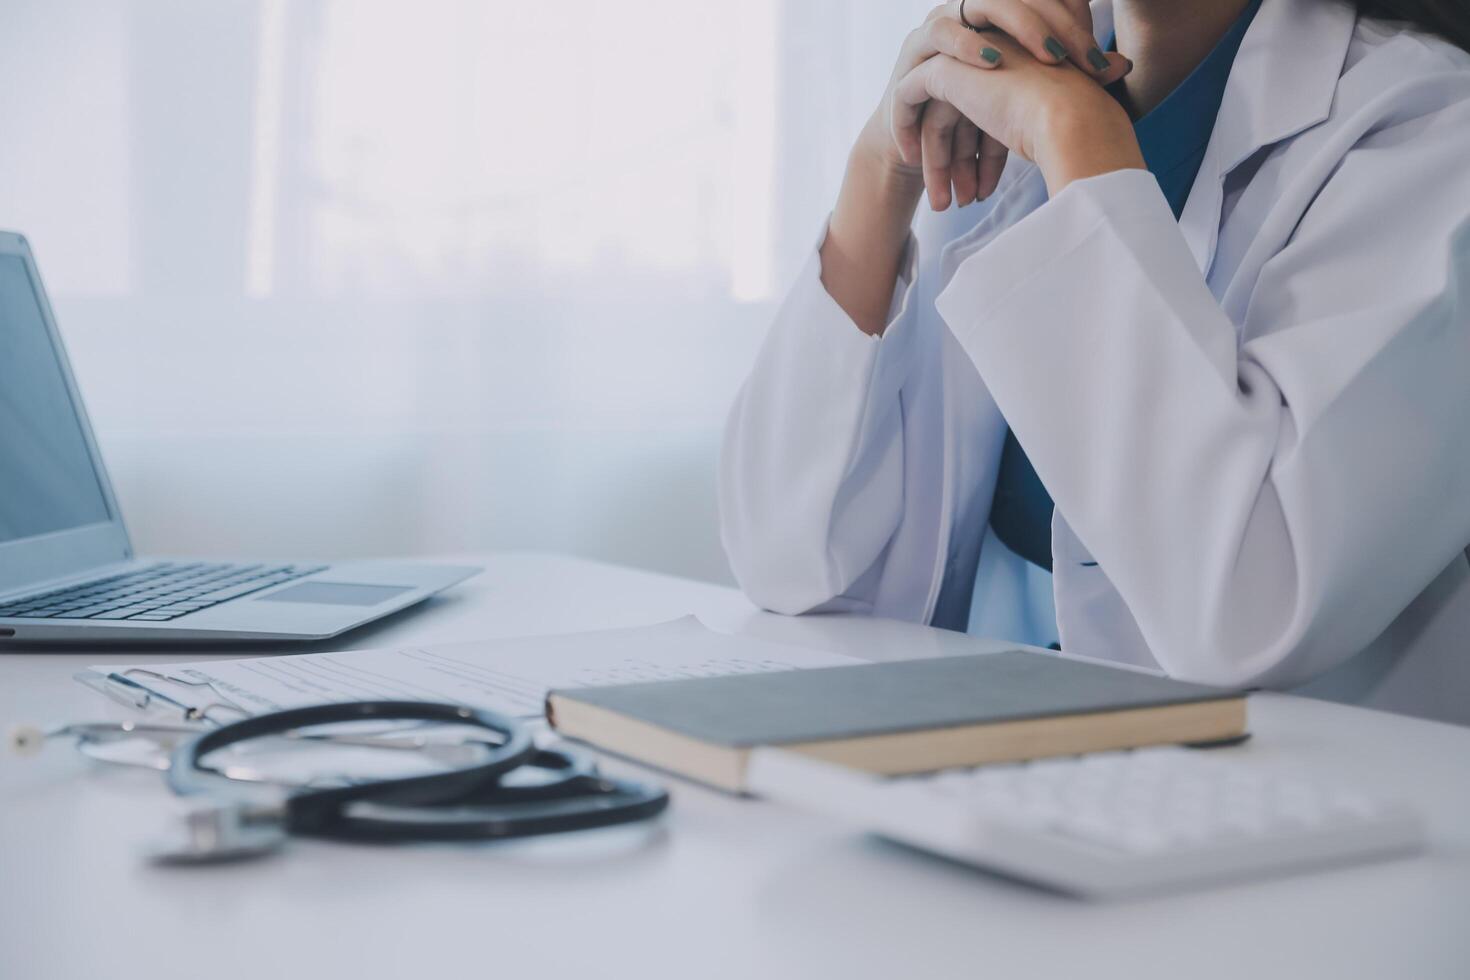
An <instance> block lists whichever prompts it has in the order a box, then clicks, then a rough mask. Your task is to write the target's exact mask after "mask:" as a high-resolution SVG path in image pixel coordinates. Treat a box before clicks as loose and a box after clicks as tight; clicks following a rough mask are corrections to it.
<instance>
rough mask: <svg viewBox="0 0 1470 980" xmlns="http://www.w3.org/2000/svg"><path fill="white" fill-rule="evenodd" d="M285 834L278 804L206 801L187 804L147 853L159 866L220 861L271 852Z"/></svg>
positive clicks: (282, 814) (280, 845)
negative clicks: (173, 825) (181, 816)
mask: <svg viewBox="0 0 1470 980" xmlns="http://www.w3.org/2000/svg"><path fill="white" fill-rule="evenodd" d="M287 836H288V835H287V833H286V824H285V810H284V809H283V808H282V807H281V806H280V805H275V804H268V805H262V804H252V803H242V802H223V801H221V802H216V803H206V804H201V805H196V806H192V807H190V808H189V810H188V811H187V812H186V814H185V815H184V819H183V820H181V821H179V822H178V824H177V825H176V829H175V830H174V832H173V833H172V834H171V835H170V836H169V837H167V838H165V839H162V840H159V841H156V842H154V844H153V845H152V846H151V847H149V848H148V851H147V855H148V859H149V860H150V861H151V862H153V863H154V864H162V865H196V864H223V863H225V862H229V861H243V860H247V859H250V858H257V857H264V856H265V855H267V854H273V853H275V852H276V851H278V850H280V849H281V848H282V847H283V846H284V845H285V843H286V839H287Z"/></svg>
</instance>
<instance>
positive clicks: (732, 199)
mask: <svg viewBox="0 0 1470 980" xmlns="http://www.w3.org/2000/svg"><path fill="white" fill-rule="evenodd" d="M927 6H928V4H916V3H912V2H908V0H902V2H898V0H894V2H880V0H871V2H852V0H848V2H842V0H742V2H740V3H735V4H708V3H691V2H689V0H629V2H628V3H625V4H616V5H614V4H551V3H546V2H519V3H515V2H507V0H428V2H426V0H415V2H408V0H398V2H385V0H319V2H312V0H209V2H200V0H7V2H6V3H5V4H3V5H0V92H3V93H4V94H3V95H0V227H3V228H7V229H11V230H18V231H22V232H24V233H26V234H27V235H28V237H30V239H31V240H32V242H33V243H34V245H35V248H36V252H37V257H38V260H39V262H40V266H41V269H42V272H43V275H44V276H45V278H46V279H47V283H48V286H49V288H50V291H51V294H52V298H53V301H54V305H55V308H56V312H57V316H58V319H59V321H60V325H61V329H62V332H63V335H64V337H65V338H66V340H67V342H68V345H69V348H70V352H71V356H72V358H73V363H74V366H75V368H76V370H77V373H78V376H79V380H80V382H81V386H82V389H83V391H84V393H85V394H86V396H87V399H88V404H89V408H90V410H91V414H92V418H93V423H94V426H95V427H96V429H97V430H98V433H99V438H100V441H101V443H102V447H103V450H104V453H105V454H106V456H107V458H108V462H109V465H110V468H111V471H112V475H113V479H114V483H115V485H116V489H117V491H118V494H119V496H120V498H121V500H122V503H123V507H124V510H125V512H126V514H127V516H128V518H129V521H130V524H131V526H132V529H133V531H134V537H135V539H136V543H137V544H138V545H139V546H140V547H142V548H145V549H148V550H151V551H155V552H170V551H172V552H183V551H188V552H196V553H197V552H201V551H202V552H220V553H226V552H228V553H232V554H252V555H254V554H259V555H281V556H287V557H289V556H292V555H301V556H307V557H311V556H318V555H320V556H326V557H345V556H353V555H378V554H403V553H430V552H447V551H474V550H487V549H496V548H549V549H557V550H565V551H571V552H575V553H580V554H586V555H590V556H594V557H602V558H607V559H610V560H615V561H622V562H628V563H633V564H641V565H645V566H649V567H654V568H659V569H664V570H668V571H673V572H680V573H686V574H694V575H700V576H704V577H708V578H715V579H724V578H726V577H727V573H726V571H725V568H724V562H723V559H722V557H721V555H720V552H719V544H718V540H717V534H716V530H715V523H714V520H715V502H714V489H713V487H714V478H713V469H714V460H715V454H716V450H717V445H718V438H719V427H720V425H721V422H722V419H723V414H724V411H725V408H726V406H727V405H728V403H729V400H730V398H731V397H732V395H733V393H734V390H735V387H736V386H737V385H738V384H739V380H740V378H741V376H742V374H743V372H744V370H745V367H746V366H747V365H748V363H749V361H750V358H751V357H752V355H753V353H754V350H755V347H756V345H757V344H758V342H759V340H760V337H761V335H762V333H763V331H764V329H765V325H766V323H767V321H768V319H769V316H770V314H771V311H772V304H773V302H774V301H775V300H776V299H778V298H779V295H780V292H781V290H782V287H783V284H784V282H785V281H786V280H787V279H788V278H789V277H790V275H791V274H792V273H794V271H795V269H796V264H797V263H798V262H799V261H800V256H801V255H802V253H803V252H804V251H805V250H806V249H807V248H809V247H810V245H811V243H812V241H813V240H814V237H815V235H816V234H817V232H818V230H819V228H820V223H821V219H822V216H823V214H824V213H825V211H826V209H827V208H828V207H829V206H830V202H831V198H832V196H833V193H834V191H835V187H836V183H837V180H838V178H839V177H840V175H841V170H842V166H843V163H844V159H845V156H846V152H847V148H848V145H849V143H850V141H851V139H852V137H853V135H854V134H855V133H856V131H857V127H858V126H859V125H860V124H861V122H862V120H863V119H864V118H865V117H866V115H867V114H868V112H870V111H871V108H872V106H873V104H874V103H875V100H876V98H877V96H878V94H879V92H880V91H881V89H882V86H883V83H884V81H885V80H886V77H887V74H888V71H889V68H890V65H891V62H892V59H893V57H894V55H895V53H896V51H897V48H898V44H899V42H900V41H901V39H902V35H903V33H904V32H905V31H906V30H907V29H909V28H910V27H911V26H913V24H915V23H917V21H918V20H919V19H921V18H922V15H923V11H924V10H925V9H926V8H927Z"/></svg>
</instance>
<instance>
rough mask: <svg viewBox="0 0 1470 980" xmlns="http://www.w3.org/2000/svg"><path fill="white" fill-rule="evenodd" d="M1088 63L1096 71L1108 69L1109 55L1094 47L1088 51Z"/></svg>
mask: <svg viewBox="0 0 1470 980" xmlns="http://www.w3.org/2000/svg"><path fill="white" fill-rule="evenodd" d="M1087 63H1088V64H1089V65H1091V66H1092V67H1093V69H1094V70H1095V71H1107V70H1108V59H1107V56H1106V55H1104V54H1103V53H1102V52H1101V51H1099V50H1098V49H1097V48H1093V49H1092V50H1091V51H1089V52H1087Z"/></svg>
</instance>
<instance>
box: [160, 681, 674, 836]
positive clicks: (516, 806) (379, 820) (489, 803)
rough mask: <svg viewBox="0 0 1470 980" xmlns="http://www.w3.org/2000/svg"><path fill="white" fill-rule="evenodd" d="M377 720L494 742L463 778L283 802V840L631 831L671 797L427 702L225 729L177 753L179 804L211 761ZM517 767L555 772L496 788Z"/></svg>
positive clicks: (455, 708)
mask: <svg viewBox="0 0 1470 980" xmlns="http://www.w3.org/2000/svg"><path fill="white" fill-rule="evenodd" d="M383 719H389V720H393V721H425V722H441V723H448V724H457V725H469V726H473V727H478V728H483V729H485V730H487V731H489V732H492V733H494V734H495V736H496V737H497V739H498V741H497V742H496V743H494V744H492V743H485V749H486V751H487V753H488V756H487V758H486V759H485V760H484V761H483V762H481V763H479V764H476V765H472V766H465V767H463V768H460V769H454V770H448V771H445V772H440V773H433V774H430V775H420V776H406V777H399V778H394V779H381V780H374V781H367V782H361V783H353V784H348V785H343V786H331V787H325V788H315V789H299V790H296V791H294V792H292V793H291V794H290V795H289V796H287V797H286V800H285V805H284V816H283V825H284V829H285V830H286V831H287V832H289V833H291V834H294V835H298V836H306V837H319V838H329V839H333V840H344V841H357V842H380V843H386V842H395V841H425V840H438V841H453V840H459V841H463V840H485V839H506V838H513V837H528V836H537V835H542V834H554V833H563V832H567V831H573V830H584V829H591V828H594V827H606V826H611V825H615V824H622V823H632V822H635V821H638V820H644V819H647V818H648V817H651V816H654V815H656V814H658V813H660V812H662V811H663V810H664V809H665V808H666V807H667V806H668V794H667V793H665V792H664V791H663V790H662V789H659V788H657V787H652V786H645V785H642V784H639V783H633V782H626V781H621V780H615V779H609V778H607V777H604V776H601V775H599V774H598V773H597V771H596V769H595V768H594V767H593V766H591V765H590V764H588V763H585V762H581V761H578V760H577V759H575V758H574V757H572V756H570V755H567V754H566V753H563V752H559V751H557V750H554V749H541V748H537V747H536V745H535V743H534V741H533V740H532V738H531V735H530V733H529V731H528V730H527V729H526V727H525V726H524V725H522V724H521V723H520V722H518V721H517V720H516V719H514V718H510V717H508V716H505V715H501V714H498V713H496V712H492V711H485V710H482V709H477V708H470V707H466V706H464V705H454V704H439V703H435V702H424V701H355V702H344V703H337V704H324V705H319V706H313V707H306V708H292V709H287V710H284V711H277V712H273V713H271V714H266V715H257V716H253V717H249V718H245V719H243V720H241V721H237V722H232V723H229V724H226V725H222V726H221V727H219V728H216V729H212V730H209V731H205V732H201V733H200V734H198V735H197V736H195V737H194V738H191V739H189V740H188V741H185V742H183V743H181V744H180V745H179V746H178V747H177V748H176V749H175V750H174V753H173V756H172V760H171V764H170V766H169V769H168V774H167V779H168V783H169V786H170V788H172V789H173V790H174V792H176V793H178V794H180V795H185V796H187V795H195V794H199V793H206V792H208V791H209V790H210V789H211V788H212V787H214V786H216V785H217V781H218V779H219V778H220V777H219V776H218V774H216V773H213V772H212V771H211V770H209V769H208V768H206V767H204V766H203V765H202V760H203V759H204V758H205V757H206V756H208V755H209V754H210V753H212V752H216V751H218V750H220V749H223V748H226V747H228V746H231V745H235V744H238V743H240V742H245V741H250V740H252V739H257V738H263V737H268V736H273V735H282V734H286V733H288V732H292V731H295V730H297V729H303V728H310V727H315V726H318V725H329V724H340V723H344V722H355V721H366V720H383ZM521 766H530V767H534V768H537V769H542V770H545V771H549V772H555V773H558V777H557V778H553V779H551V780H546V781H542V782H538V783H532V784H527V785H521V786H517V785H504V784H502V782H501V778H502V777H503V776H505V775H506V774H508V773H510V772H512V771H513V770H515V769H518V768H520V767H521ZM352 804H373V805H374V806H375V807H377V808H378V809H379V811H380V813H383V814H385V815H380V816H364V815H361V814H355V813H351V812H349V807H351V805H352ZM394 808H402V810H403V812H402V814H401V815H391V814H392V812H393V809H394ZM426 808H438V809H439V811H440V812H439V814H438V816H437V817H427V816H426V815H425V814H426ZM427 812H429V813H432V812H433V810H432V809H429V810H428V811H427Z"/></svg>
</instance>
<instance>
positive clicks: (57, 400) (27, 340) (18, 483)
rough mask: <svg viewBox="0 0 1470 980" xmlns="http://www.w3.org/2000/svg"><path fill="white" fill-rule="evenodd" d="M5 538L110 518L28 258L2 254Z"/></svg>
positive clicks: (0, 414)
mask: <svg viewBox="0 0 1470 980" xmlns="http://www.w3.org/2000/svg"><path fill="white" fill-rule="evenodd" d="M0 474H3V476H0V543H4V542H7V541H14V540H17V539H19V538H29V537H34V536H36V535H38V534H49V533H51V532H54V531H65V530H70V529H72V528H77V527H83V526H86V525H88V524H99V523H102V522H105V521H108V520H109V519H110V515H109V514H108V511H107V499H106V497H104V496H103V492H102V486H101V484H100V483H99V482H98V479H97V473H96V470H95V469H94V468H93V466H92V454H91V452H90V451H89V449H88V447H87V439H86V436H85V435H84V434H83V429H82V420H81V419H80V418H79V417H78V415H77V409H76V406H75V405H74V404H73V403H72V398H71V392H70V390H69V389H68V387H67V383H66V376H65V375H64V374H63V373H62V368H61V353H60V351H58V350H57V349H56V348H55V347H54V346H53V345H52V343H51V335H50V332H49V331H48V330H47V329H46V320H45V317H44V316H43V315H42V313H41V305H40V301H39V300H38V299H37V291H36V286H35V284H34V283H32V281H31V276H30V273H29V271H28V269H27V267H26V263H25V261H24V259H22V258H21V257H20V256H19V255H4V254H0Z"/></svg>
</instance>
